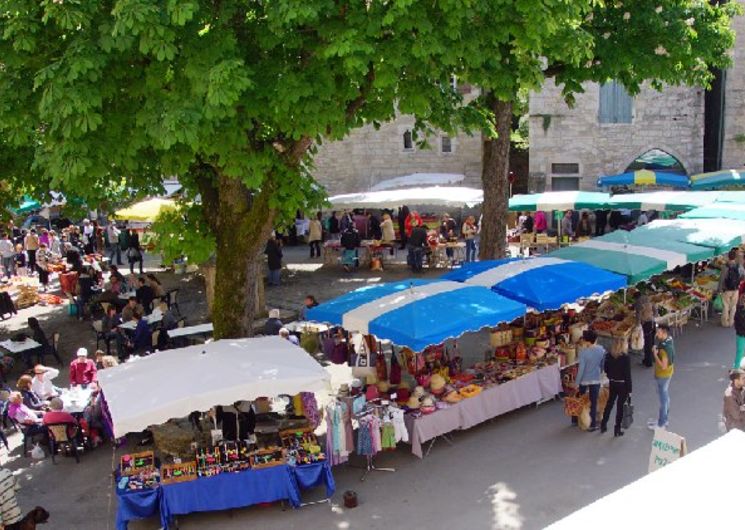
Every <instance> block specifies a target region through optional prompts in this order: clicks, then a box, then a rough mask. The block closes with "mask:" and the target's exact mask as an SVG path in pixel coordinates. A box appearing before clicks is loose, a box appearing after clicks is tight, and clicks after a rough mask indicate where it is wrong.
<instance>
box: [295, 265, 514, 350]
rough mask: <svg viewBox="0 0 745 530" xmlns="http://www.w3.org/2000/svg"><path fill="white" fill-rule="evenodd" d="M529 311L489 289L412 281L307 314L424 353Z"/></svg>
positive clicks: (372, 289) (359, 292)
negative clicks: (461, 336)
mask: <svg viewBox="0 0 745 530" xmlns="http://www.w3.org/2000/svg"><path fill="white" fill-rule="evenodd" d="M525 311H526V307H525V306H524V305H523V304H521V303H518V302H515V301H513V300H509V299H507V298H504V297H502V296H500V295H498V294H496V293H494V292H492V291H491V290H489V289H486V288H485V287H479V286H472V285H467V284H464V283H458V282H449V281H442V280H424V279H411V280H404V281H400V282H394V283H383V284H377V285H372V286H369V287H362V288H361V289H357V290H355V291H352V292H349V293H347V294H345V295H342V296H340V297H338V298H334V299H333V300H330V301H328V302H324V303H323V304H321V305H319V306H316V307H314V308H312V309H309V310H308V312H307V314H306V316H307V318H308V320H313V321H318V322H327V323H329V324H333V325H338V326H342V327H343V328H345V329H347V330H348V331H359V332H360V333H365V334H372V335H375V336H376V337H378V338H379V339H389V340H390V341H392V342H393V343H394V344H397V345H399V346H408V347H409V348H411V349H413V350H415V351H420V350H422V349H424V348H426V347H427V346H430V345H432V344H440V343H441V342H443V341H444V340H446V339H449V338H454V337H459V336H460V335H462V334H463V333H466V332H468V331H478V330H480V329H482V328H484V327H487V326H496V325H497V324H499V323H501V322H511V321H512V320H514V319H516V318H518V317H520V316H522V315H524V314H525Z"/></svg>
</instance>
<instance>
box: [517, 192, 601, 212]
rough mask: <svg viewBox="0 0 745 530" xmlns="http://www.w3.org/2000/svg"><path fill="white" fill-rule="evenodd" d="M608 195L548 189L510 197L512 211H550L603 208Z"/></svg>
mask: <svg viewBox="0 0 745 530" xmlns="http://www.w3.org/2000/svg"><path fill="white" fill-rule="evenodd" d="M609 199H610V195H608V194H607V193H598V192H594V191H550V192H546V193H531V194H529V195H515V196H514V197H512V198H511V199H510V203H509V209H510V210H511V211H513V212H515V211H517V212H520V211H529V212H538V211H540V212H551V211H553V210H583V209H589V210H595V209H598V208H605V207H606V205H607V203H608V200H609Z"/></svg>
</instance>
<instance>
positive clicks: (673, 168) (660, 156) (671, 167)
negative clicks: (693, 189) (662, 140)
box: [626, 148, 686, 175]
mask: <svg viewBox="0 0 745 530" xmlns="http://www.w3.org/2000/svg"><path fill="white" fill-rule="evenodd" d="M639 169H649V170H651V171H670V172H671V173H680V174H681V175H685V173H686V170H685V167H683V164H682V163H681V162H680V160H678V159H677V158H676V157H675V156H674V155H671V154H670V153H668V152H667V151H665V150H663V149H658V148H654V149H650V150H649V151H647V152H646V153H644V154H642V155H640V156H638V157H637V158H636V159H635V160H634V161H633V162H632V163H631V164H629V166H628V167H627V168H626V171H627V172H630V171H637V170H639Z"/></svg>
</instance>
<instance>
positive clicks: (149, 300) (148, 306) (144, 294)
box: [135, 276, 155, 315]
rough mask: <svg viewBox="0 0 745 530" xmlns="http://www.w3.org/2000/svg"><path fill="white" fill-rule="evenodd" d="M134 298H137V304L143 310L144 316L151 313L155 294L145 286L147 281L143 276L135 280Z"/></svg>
mask: <svg viewBox="0 0 745 530" xmlns="http://www.w3.org/2000/svg"><path fill="white" fill-rule="evenodd" d="M135 297H136V298H137V302H138V303H139V304H140V305H141V306H142V307H143V308H144V309H145V314H146V315H149V314H150V313H152V311H153V300H154V299H155V292H154V291H153V288H152V287H150V286H149V285H148V284H147V280H146V279H145V277H144V276H140V277H139V278H137V290H136V291H135Z"/></svg>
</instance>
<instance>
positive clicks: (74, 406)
mask: <svg viewBox="0 0 745 530" xmlns="http://www.w3.org/2000/svg"><path fill="white" fill-rule="evenodd" d="M92 393H93V391H92V390H91V389H90V388H80V387H75V388H74V389H72V390H70V389H69V388H64V389H62V393H61V395H60V399H62V403H64V411H65V412H69V413H70V414H80V413H82V412H83V411H84V410H85V407H86V406H87V405H88V402H89V401H90V399H91V394H92Z"/></svg>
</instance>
